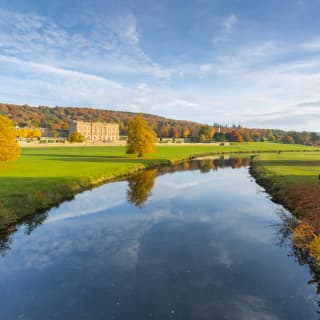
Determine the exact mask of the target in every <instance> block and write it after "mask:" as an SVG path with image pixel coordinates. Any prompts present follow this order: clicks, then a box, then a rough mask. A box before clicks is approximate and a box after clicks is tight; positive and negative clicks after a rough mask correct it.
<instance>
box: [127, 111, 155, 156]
mask: <svg viewBox="0 0 320 320" xmlns="http://www.w3.org/2000/svg"><path fill="white" fill-rule="evenodd" d="M155 142H156V134H155V132H154V131H153V130H152V129H151V128H150V127H149V126H148V124H147V122H146V121H145V120H144V119H143V118H142V117H141V116H136V117H135V118H133V119H132V120H131V121H130V122H129V125H128V141H127V153H136V154H138V157H143V154H144V153H151V152H154V150H155Z"/></svg>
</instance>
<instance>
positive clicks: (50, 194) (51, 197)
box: [0, 149, 319, 235]
mask: <svg viewBox="0 0 320 320" xmlns="http://www.w3.org/2000/svg"><path fill="white" fill-rule="evenodd" d="M318 151H319V150H317V149H315V150H305V149H301V150H287V151H281V152H284V153H287V152H288V153H291V152H318ZM277 152H279V151H267V150H261V151H260V150H259V151H256V150H252V151H233V152H209V153H199V154H190V155H189V156H187V157H181V158H179V159H171V160H170V159H161V160H160V159H157V160H150V163H148V164H142V165H137V166H136V167H134V168H130V169H127V170H125V171H124V172H121V173H119V174H115V175H111V176H108V177H99V178H98V179H94V180H93V179H92V177H88V181H87V182H85V183H84V182H83V181H75V182H74V183H75V184H74V185H61V186H56V188H52V190H48V191H47V192H46V193H45V194H44V192H40V193H39V192H38V193H37V194H30V196H29V199H28V200H27V201H26V199H23V201H25V202H24V203H23V207H24V209H22V210H23V211H24V212H25V213H23V214H21V213H20V214H21V216H19V217H18V218H15V219H12V220H11V221H10V219H8V221H9V222H8V223H2V222H0V235H1V234H5V233H7V231H8V230H9V229H16V228H17V227H18V226H19V225H21V224H23V223H24V222H25V221H26V220H28V219H31V218H33V217H34V216H36V215H37V214H40V213H43V212H45V211H47V210H49V209H51V208H54V207H57V206H59V205H60V204H61V203H62V202H64V201H70V200H72V199H74V197H75V195H77V194H79V193H82V192H84V191H88V190H91V189H93V188H95V187H98V186H100V185H103V184H105V183H111V182H114V181H119V180H121V179H125V178H127V177H130V176H132V175H134V174H136V173H138V172H141V171H144V170H147V169H155V168H159V167H161V166H172V165H175V164H178V163H182V162H186V161H190V160H193V159H195V158H198V157H205V156H223V155H231V154H235V155H236V154H248V156H249V155H253V154H259V153H277ZM251 167H252V165H251V166H250V173H251V171H252V169H251ZM252 176H253V177H254V178H255V179H256V177H255V176H254V174H252ZM256 176H257V177H258V180H259V181H261V179H262V175H261V174H259V175H258V174H256ZM259 177H260V178H259ZM258 180H257V183H258V184H260V183H259V181H258ZM260 185H262V184H260ZM266 186H267V184H266ZM267 187H268V189H269V190H270V194H271V192H272V190H271V189H272V188H271V187H270V188H269V186H267ZM267 192H268V193H269V191H268V190H267ZM271 195H272V194H271ZM274 195H275V194H274ZM39 199H41V201H40V202H39ZM275 201H277V199H276V198H275ZM17 207H18V208H19V211H20V210H21V207H20V206H19V203H17ZM288 209H289V210H290V211H291V209H290V208H288ZM0 210H1V211H2V212H4V213H5V214H6V215H7V216H10V215H13V216H15V213H14V212H15V211H14V210H12V209H11V208H6V207H3V206H2V205H1V203H0Z"/></svg>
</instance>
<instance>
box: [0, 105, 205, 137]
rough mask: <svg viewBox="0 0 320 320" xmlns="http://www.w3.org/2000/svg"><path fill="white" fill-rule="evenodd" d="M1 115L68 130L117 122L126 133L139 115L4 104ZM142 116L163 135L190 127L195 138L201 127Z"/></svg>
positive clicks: (22, 122) (27, 123)
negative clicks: (72, 125) (75, 124)
mask: <svg viewBox="0 0 320 320" xmlns="http://www.w3.org/2000/svg"><path fill="white" fill-rule="evenodd" d="M0 114H3V115H6V116H7V117H9V118H10V119H12V120H13V121H14V123H15V124H16V125H18V126H20V127H47V128H51V129H54V130H59V129H68V123H69V122H70V121H72V120H81V121H97V122H118V123H119V124H120V130H121V132H122V133H124V132H125V129H126V127H127V124H128V121H129V120H130V119H131V118H133V117H134V116H135V115H136V113H133V112H124V111H112V110H101V109H92V108H78V107H53V108H51V107H46V106H39V107H33V106H29V105H15V104H5V103H0ZM142 115H143V117H144V118H145V119H146V120H147V121H148V123H149V125H151V126H152V128H153V129H154V130H156V131H157V133H160V130H162V131H163V133H164V135H163V136H170V130H171V131H172V130H174V131H175V130H176V131H178V132H179V135H180V132H181V131H183V129H184V128H188V129H189V131H190V133H191V134H193V135H195V136H196V135H197V133H198V131H199V129H200V127H201V126H202V125H201V124H199V123H196V122H191V121H182V120H173V119H167V118H164V117H160V116H157V115H152V114H146V113H143V114H142ZM161 128H162V129H161ZM165 131H167V132H165ZM173 135H175V134H173ZM176 136H177V134H176Z"/></svg>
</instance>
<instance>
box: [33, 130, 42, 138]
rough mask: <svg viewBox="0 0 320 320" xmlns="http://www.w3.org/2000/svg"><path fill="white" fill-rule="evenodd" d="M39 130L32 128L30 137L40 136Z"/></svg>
mask: <svg viewBox="0 0 320 320" xmlns="http://www.w3.org/2000/svg"><path fill="white" fill-rule="evenodd" d="M41 135H42V134H41V131H40V129H33V130H32V138H41Z"/></svg>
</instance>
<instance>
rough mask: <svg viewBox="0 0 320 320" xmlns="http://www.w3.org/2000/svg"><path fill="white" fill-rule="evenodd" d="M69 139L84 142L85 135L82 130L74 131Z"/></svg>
mask: <svg viewBox="0 0 320 320" xmlns="http://www.w3.org/2000/svg"><path fill="white" fill-rule="evenodd" d="M68 140H69V141H70V142H83V141H84V136H83V135H82V134H81V133H80V132H74V133H72V134H71V135H70V136H69V138H68Z"/></svg>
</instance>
